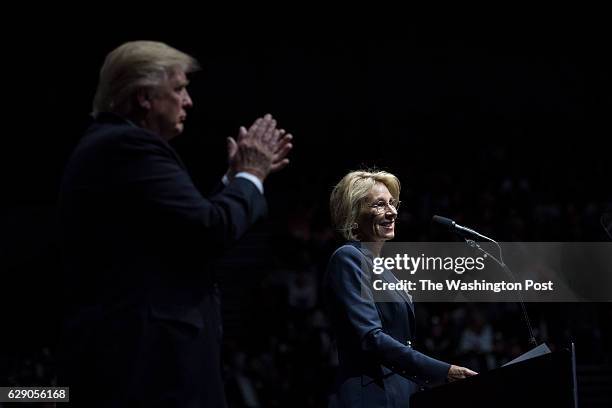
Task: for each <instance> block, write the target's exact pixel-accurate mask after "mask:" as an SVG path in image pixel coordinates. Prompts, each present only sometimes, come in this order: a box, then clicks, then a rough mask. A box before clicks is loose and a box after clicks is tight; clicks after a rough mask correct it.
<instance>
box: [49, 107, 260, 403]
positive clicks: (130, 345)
mask: <svg viewBox="0 0 612 408" xmlns="http://www.w3.org/2000/svg"><path fill="white" fill-rule="evenodd" d="M266 211H267V210H266V202H265V199H264V197H263V195H262V194H261V193H260V192H259V191H258V190H257V188H256V187H255V185H254V184H253V183H252V182H250V181H248V180H245V179H241V178H236V179H234V180H233V181H232V182H231V183H230V184H229V185H228V186H226V187H224V188H222V189H220V191H218V192H217V194H215V195H213V196H211V197H210V198H208V199H206V198H203V197H202V195H201V194H200V193H199V192H198V190H197V189H196V188H195V187H194V185H193V183H192V181H191V179H190V177H189V175H188V173H187V171H186V169H185V167H184V165H183V163H182V162H181V160H180V159H179V157H178V156H177V154H176V152H175V151H174V150H173V149H172V147H170V145H168V143H167V142H166V141H165V140H163V139H162V138H161V137H159V136H158V135H156V134H154V133H152V132H149V131H147V130H145V129H142V128H139V127H137V126H134V125H133V124H131V123H130V122H128V121H126V120H124V119H122V118H120V117H118V116H115V115H112V114H101V115H99V116H98V119H97V120H96V121H95V123H94V124H93V125H91V127H90V128H89V129H88V130H87V132H86V134H85V136H84V137H83V138H82V140H81V141H80V143H79V145H78V146H77V148H76V150H75V152H74V153H73V155H72V157H71V159H70V161H69V163H68V165H67V168H66V171H65V175H64V179H63V181H62V186H61V193H60V222H61V229H62V243H63V258H64V265H65V275H66V297H65V301H66V318H65V322H64V326H63V331H62V338H61V344H60V383H61V384H62V385H63V386H71V389H70V391H71V399H72V400H73V401H74V402H75V403H76V402H78V403H79V404H78V405H79V406H81V405H82V406H88V407H93V406H113V407H115V406H117V407H118V406H121V407H123V406H126V407H127V406H129V407H139V406H146V407H153V406H155V407H157V406H160V407H161V406H163V407H174V406H180V407H200V406H206V407H222V406H225V397H224V394H223V383H222V378H221V372H220V370H221V365H220V342H221V317H220V307H219V302H218V295H217V290H216V286H215V283H214V278H213V276H212V273H211V267H210V266H211V262H213V261H214V260H215V259H216V258H218V257H219V255H220V253H221V251H222V250H223V249H224V247H226V246H227V245H228V244H230V243H232V242H233V241H235V240H237V239H238V238H239V237H240V236H241V235H242V234H243V233H244V232H245V231H246V230H247V228H248V227H249V226H251V225H252V224H253V223H255V222H256V221H257V220H258V219H259V218H261V217H262V216H264V215H265V213H266Z"/></svg>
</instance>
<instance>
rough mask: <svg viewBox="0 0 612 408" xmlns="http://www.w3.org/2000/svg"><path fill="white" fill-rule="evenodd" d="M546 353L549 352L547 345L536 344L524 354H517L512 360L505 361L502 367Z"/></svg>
mask: <svg viewBox="0 0 612 408" xmlns="http://www.w3.org/2000/svg"><path fill="white" fill-rule="evenodd" d="M548 353H550V349H549V348H548V346H547V345H546V344H545V343H542V344H540V345H539V346H537V347H535V348H532V349H531V350H529V351H528V352H526V353H524V354H521V355H520V356H518V357H517V358H515V359H514V360H512V361H509V362H507V363H506V364H504V365H503V366H502V367H505V366H508V365H510V364H514V363H519V362H521V361H525V360H529V359H530V358H534V357H539V356H542V355H544V354H548Z"/></svg>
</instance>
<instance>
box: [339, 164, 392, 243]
mask: <svg viewBox="0 0 612 408" xmlns="http://www.w3.org/2000/svg"><path fill="white" fill-rule="evenodd" d="M376 183H382V184H384V185H385V186H386V187H387V189H389V193H391V196H392V197H393V198H394V199H395V200H399V194H400V182H399V180H398V179H397V177H395V176H394V175H393V174H391V173H388V172H386V171H378V170H358V171H351V172H350V173H348V174H347V175H346V176H344V177H343V178H342V180H340V182H339V183H338V184H336V186H335V187H334V189H333V190H332V193H331V196H330V198H329V209H330V214H331V219H332V224H333V225H334V228H335V229H336V230H337V231H338V232H339V233H340V234H341V235H342V236H343V237H344V238H345V239H347V240H357V239H358V238H357V236H356V235H355V233H356V224H357V220H358V218H359V214H360V212H361V210H362V208H363V205H364V201H365V198H366V197H367V196H368V193H369V192H370V190H371V189H372V187H373V186H374V184H376Z"/></svg>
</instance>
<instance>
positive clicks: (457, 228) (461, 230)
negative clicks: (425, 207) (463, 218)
mask: <svg viewBox="0 0 612 408" xmlns="http://www.w3.org/2000/svg"><path fill="white" fill-rule="evenodd" d="M433 221H434V222H436V223H438V224H440V225H443V226H445V227H446V228H448V229H449V230H450V231H451V232H454V233H455V234H457V235H461V236H462V237H463V238H474V237H476V238H480V239H484V240H487V241H493V240H492V239H491V238H488V237H486V236H484V235H482V234H480V233H479V232H476V231H474V230H473V229H471V228H468V227H464V226H463V225H459V224H457V223H456V222H455V221H453V220H451V219H450V218H446V217H441V216H439V215H434V216H433ZM493 242H495V241H493Z"/></svg>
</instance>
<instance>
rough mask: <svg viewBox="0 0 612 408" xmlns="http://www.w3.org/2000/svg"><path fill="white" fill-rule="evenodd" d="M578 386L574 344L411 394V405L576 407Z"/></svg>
mask: <svg viewBox="0 0 612 408" xmlns="http://www.w3.org/2000/svg"><path fill="white" fill-rule="evenodd" d="M529 353H530V352H527V353H525V355H528V354H529ZM517 360H521V358H520V357H519V358H518V359H517ZM576 387H577V384H576V360H575V353H574V345H573V344H572V346H571V349H569V350H562V351H557V352H553V353H548V354H544V355H540V356H538V357H533V358H527V359H522V361H519V362H516V363H509V364H507V365H505V366H503V367H500V368H497V369H495V370H491V371H488V372H485V373H482V374H479V375H475V376H473V377H469V378H466V379H463V380H459V381H455V382H452V383H448V384H444V385H441V386H439V387H435V388H432V389H429V390H426V391H422V392H418V393H416V394H413V395H412V397H411V398H410V407H411V408H424V407H451V406H461V407H470V408H477V407H498V408H501V407H504V408H505V407H508V408H509V407H512V408H518V407H538V408H539V407H556V408H560V407H566V408H575V407H577V406H578V398H577V388H576Z"/></svg>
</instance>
